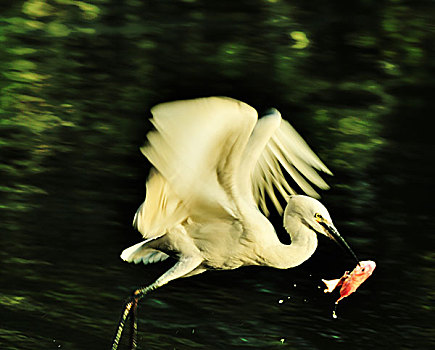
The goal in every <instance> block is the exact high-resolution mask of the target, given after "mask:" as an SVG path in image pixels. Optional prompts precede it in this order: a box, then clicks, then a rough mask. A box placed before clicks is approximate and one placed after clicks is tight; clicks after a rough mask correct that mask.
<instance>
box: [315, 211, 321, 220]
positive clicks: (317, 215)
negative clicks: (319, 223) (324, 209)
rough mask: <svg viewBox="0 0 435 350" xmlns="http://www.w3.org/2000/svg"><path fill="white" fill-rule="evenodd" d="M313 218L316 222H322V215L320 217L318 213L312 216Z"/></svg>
mask: <svg viewBox="0 0 435 350" xmlns="http://www.w3.org/2000/svg"><path fill="white" fill-rule="evenodd" d="M314 218H315V219H316V220H323V217H322V215H320V214H319V213H316V214H314Z"/></svg>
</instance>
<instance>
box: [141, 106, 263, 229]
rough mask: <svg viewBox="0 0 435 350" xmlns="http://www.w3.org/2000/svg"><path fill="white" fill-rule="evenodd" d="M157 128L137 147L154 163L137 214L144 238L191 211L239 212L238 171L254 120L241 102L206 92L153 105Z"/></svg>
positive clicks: (211, 214)
mask: <svg viewBox="0 0 435 350" xmlns="http://www.w3.org/2000/svg"><path fill="white" fill-rule="evenodd" d="M151 112H152V114H153V119H152V120H151V121H152V123H153V125H154V127H155V130H154V131H151V132H149V133H148V135H147V138H148V144H147V145H145V146H144V147H142V148H141V150H142V153H143V154H144V155H145V156H146V157H147V158H148V160H149V161H150V162H151V163H152V164H153V166H154V168H155V169H156V174H153V175H152V176H150V178H149V180H148V183H147V197H146V199H145V202H144V204H143V205H142V206H141V207H140V208H139V210H138V212H137V213H136V216H135V221H134V222H135V225H136V226H137V227H138V229H139V230H140V232H141V233H142V234H143V235H144V237H146V238H150V237H154V236H156V235H158V232H160V234H164V233H165V232H166V229H167V228H168V227H171V225H174V224H177V223H180V222H182V221H183V220H185V219H186V218H187V217H190V218H192V219H195V220H198V221H200V220H202V219H209V218H219V217H229V216H233V217H237V216H238V208H237V198H238V196H237V184H236V182H237V179H236V173H237V169H238V167H239V165H240V162H241V157H242V155H243V150H244V149H245V147H246V144H247V143H248V140H249V136H250V135H251V133H252V130H253V128H254V126H255V123H256V121H257V112H256V111H255V109H254V108H252V107H250V106H248V105H247V104H245V103H243V102H239V101H236V100H233V99H230V98H223V97H210V98H200V99H195V100H187V101H175V102H169V103H164V104H160V105H157V106H155V107H154V108H152V110H151Z"/></svg>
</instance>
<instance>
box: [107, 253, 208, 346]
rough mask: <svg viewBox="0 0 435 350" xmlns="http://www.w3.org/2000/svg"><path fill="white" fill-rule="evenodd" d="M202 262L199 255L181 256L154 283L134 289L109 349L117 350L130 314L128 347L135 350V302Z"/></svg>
mask: <svg viewBox="0 0 435 350" xmlns="http://www.w3.org/2000/svg"><path fill="white" fill-rule="evenodd" d="M201 263H202V258H199V257H182V258H181V259H180V260H179V261H178V262H177V263H176V264H175V265H174V266H173V267H172V268H170V269H169V270H168V271H166V272H165V273H164V274H163V275H162V276H160V277H159V278H158V279H157V280H156V281H155V282H154V283H152V284H150V285H149V286H146V287H143V288H140V289H137V290H135V291H134V293H133V295H132V296H131V297H130V298H129V299H128V300H127V302H126V304H125V306H124V311H123V312H122V314H121V318H120V320H119V323H118V328H117V330H116V333H115V337H114V338H113V342H112V348H111V350H117V349H118V345H119V341H120V340H121V335H122V331H123V330H124V327H125V322H126V320H127V318H128V317H129V316H130V318H131V327H132V329H131V337H130V349H131V350H135V349H136V347H137V320H136V313H137V304H138V302H139V300H140V299H142V298H143V297H144V296H145V295H146V294H148V293H149V292H151V291H153V290H154V289H157V288H159V287H161V286H163V285H165V284H166V283H168V282H170V281H172V280H174V279H177V278H180V277H183V276H185V275H187V274H188V273H190V272H192V271H193V270H195V269H196V268H197V267H198V266H199V265H200V264H201Z"/></svg>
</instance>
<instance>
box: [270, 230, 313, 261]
mask: <svg viewBox="0 0 435 350" xmlns="http://www.w3.org/2000/svg"><path fill="white" fill-rule="evenodd" d="M291 226H292V228H294V230H293V231H291V229H292V228H289V229H288V231H289V234H290V238H291V240H292V242H291V244H290V245H286V244H282V243H281V242H279V240H278V239H277V242H275V243H274V244H273V245H271V246H269V247H268V249H267V255H268V256H267V265H270V266H273V267H276V268H279V269H288V268H291V267H295V266H298V265H300V264H302V263H303V262H304V261H306V260H308V258H309V257H310V256H311V255H313V253H314V251H315V250H316V248H317V235H316V233H315V232H314V231H313V230H310V229H309V228H308V227H306V226H305V225H301V224H299V225H291Z"/></svg>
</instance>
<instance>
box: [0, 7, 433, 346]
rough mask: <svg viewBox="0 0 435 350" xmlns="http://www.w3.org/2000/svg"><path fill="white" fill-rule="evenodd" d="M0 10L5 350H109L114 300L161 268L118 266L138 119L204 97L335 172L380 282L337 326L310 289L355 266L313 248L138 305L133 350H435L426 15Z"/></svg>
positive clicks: (378, 10) (139, 175) (139, 178)
mask: <svg viewBox="0 0 435 350" xmlns="http://www.w3.org/2000/svg"><path fill="white" fill-rule="evenodd" d="M224 4H225V5H224ZM1 7H2V15H1V17H0V25H1V31H0V41H1V45H0V53H1V55H0V67H1V71H2V76H3V79H2V80H1V82H0V91H1V93H0V113H1V119H0V147H1V150H0V157H1V160H0V196H1V201H0V243H1V251H0V258H1V272H0V276H1V283H0V293H1V297H0V312H1V315H2V317H1V323H0V348H1V349H5V350H6V349H7V350H12V349H20V350H26V349H29V350H30V349H31V350H34V349H72V350H74V349H80V350H81V349H91V348H92V349H107V348H108V347H109V345H110V342H111V338H112V336H113V332H114V330H115V327H116V322H117V319H118V316H119V312H120V309H121V306H122V302H123V300H124V298H126V297H127V296H128V295H129V293H130V292H131V290H132V289H134V288H136V287H138V286H140V285H143V284H147V283H150V282H152V281H153V280H154V279H155V278H156V277H158V276H159V274H161V273H162V272H163V271H164V270H165V269H167V268H168V267H169V266H170V262H165V263H162V264H160V265H155V266H150V267H147V268H144V267H143V266H135V265H129V264H126V263H123V262H122V261H121V260H120V259H119V253H120V251H121V250H122V249H123V248H125V247H127V246H129V245H131V244H132V243H134V242H136V241H138V240H139V234H138V233H136V232H134V231H133V230H132V229H131V219H132V214H133V213H134V211H135V210H136V208H137V206H138V205H139V204H140V202H141V201H142V200H143V198H144V185H143V183H144V181H145V177H146V174H147V167H148V164H146V163H145V161H144V159H143V158H142V156H141V155H140V152H139V151H138V147H139V146H140V145H141V144H142V142H143V141H144V135H145V132H146V130H147V129H148V128H149V124H147V122H146V119H147V118H148V117H149V114H148V112H147V110H148V109H149V107H151V106H152V105H154V104H155V103H158V102H163V101H168V100H173V99H180V98H190V97H198V96H207V95H227V96H228V95H229V96H232V97H234V98H238V99H241V100H243V101H246V102H247V103H249V104H251V105H253V106H254V107H256V108H258V109H259V110H262V109H266V108H268V107H271V106H274V107H277V108H278V109H279V110H280V111H281V112H282V114H283V115H284V117H285V118H287V119H289V120H290V121H291V122H292V124H293V125H294V126H295V127H296V128H297V129H298V130H299V131H300V132H301V134H302V135H303V136H304V137H305V138H306V139H307V140H309V141H310V142H309V143H310V144H311V145H312V146H313V148H314V149H315V150H316V151H317V152H318V153H319V154H320V156H321V157H322V159H323V160H324V161H325V163H326V164H327V165H328V167H329V168H331V170H333V172H334V173H335V177H333V178H329V179H328V182H329V183H330V184H331V186H332V189H331V190H330V191H329V192H328V193H324V194H323V201H324V202H325V204H326V205H327V207H328V208H329V209H330V212H331V214H332V216H333V217H334V220H335V223H336V225H337V227H338V228H339V230H340V232H341V233H342V234H343V236H344V237H345V238H346V239H347V241H349V243H350V244H351V246H352V247H353V248H354V249H355V251H356V253H357V254H358V256H360V258H361V259H363V260H366V259H372V260H374V261H376V263H377V269H376V271H375V272H374V274H373V276H372V277H370V279H369V280H368V281H367V282H366V283H365V284H364V285H363V286H361V288H360V289H359V290H358V291H357V292H356V293H355V294H353V295H352V296H351V297H350V298H348V299H347V300H345V301H343V302H341V303H340V306H339V310H338V314H339V318H338V319H336V320H335V319H333V318H332V308H333V304H334V301H335V300H336V296H335V295H325V294H324V293H323V287H322V286H321V278H333V277H334V276H337V275H341V274H342V273H343V271H344V270H345V269H351V268H352V267H353V262H352V261H349V259H348V257H346V256H345V255H343V254H342V252H341V251H339V250H338V249H337V248H336V247H335V245H333V244H332V243H331V242H329V241H327V240H326V239H323V240H321V241H320V247H319V249H318V251H317V252H316V254H315V255H314V256H313V257H312V258H311V259H310V260H309V261H308V262H306V263H304V264H303V265H302V266H300V267H298V268H295V269H291V270H287V271H280V270H273V269H266V268H244V269H240V270H237V271H229V272H210V273H206V274H203V275H201V276H197V277H193V278H189V279H185V280H179V281H175V282H173V283H171V284H169V285H168V286H165V287H164V288H162V289H161V290H158V291H157V292H155V293H154V294H151V295H150V296H149V298H148V299H145V300H144V301H143V303H142V304H141V305H140V309H139V317H140V322H139V346H140V347H141V348H147V349H195V348H198V349H238V348H256V349H265V348H267V349H274V348H287V349H298V350H299V349H329V348H331V349H332V348H333V349H350V348H351V349H385V348H391V349H410V348H413V349H432V348H434V346H435V334H434V331H433V327H432V323H433V322H431V319H432V318H433V317H431V316H432V314H433V305H434V293H433V290H434V280H435V276H434V271H435V269H434V268H433V263H434V260H435V255H434V253H433V244H432V243H433V235H432V234H431V232H432V231H434V228H435V226H434V224H433V220H432V216H433V215H432V212H431V210H432V207H433V205H432V202H431V197H430V196H429V190H430V188H431V187H432V183H433V178H434V175H435V174H434V173H433V168H432V167H430V166H427V163H428V160H429V159H432V158H431V155H432V154H433V153H434V151H435V147H434V145H433V142H432V139H433V137H432V135H431V129H430V128H428V127H427V121H426V119H425V118H427V117H428V116H431V115H433V108H432V96H431V94H430V93H429V91H433V88H434V87H433V86H432V85H433V84H434V83H433V81H432V80H433V79H432V80H431V79H429V77H430V76H432V75H433V71H434V68H435V67H434V62H435V59H434V57H433V55H434V53H433V49H432V46H433V45H432V43H433V38H434V31H433V26H432V22H433V14H434V8H433V6H432V5H431V4H429V3H423V2H422V3H421V4H420V5H419V6H415V7H410V5H407V4H405V3H402V2H401V1H398V2H388V1H387V2H383V3H377V4H376V5H368V3H367V2H366V1H356V2H353V3H352V8H350V7H347V6H344V5H342V6H332V5H331V6H329V5H328V6H326V5H325V3H324V2H321V1H311V2H309V3H304V2H300V1H287V2H283V1H257V2H255V1H254V2H252V1H239V2H237V3H233V2H228V3H225V2H210V3H207V4H205V3H203V2H200V1H179V2H174V3H169V2H168V3H167V2H158V3H155V4H153V7H152V9H151V8H150V4H149V3H148V2H141V1H133V0H132V1H125V2H124V3H123V4H120V3H119V2H117V1H112V0H108V1H92V2H86V1H75V0H71V1H66V0H65V1H64V0H62V1H60V0H50V1H41V0H26V1H24V0H22V1H14V2H6V3H5V4H2V5H1ZM271 220H272V221H273V223H274V225H275V226H276V227H280V226H281V219H280V218H279V217H277V216H274V215H272V217H271ZM319 287H320V288H319ZM280 300H281V301H282V302H280ZM123 341H125V339H124V340H123Z"/></svg>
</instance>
